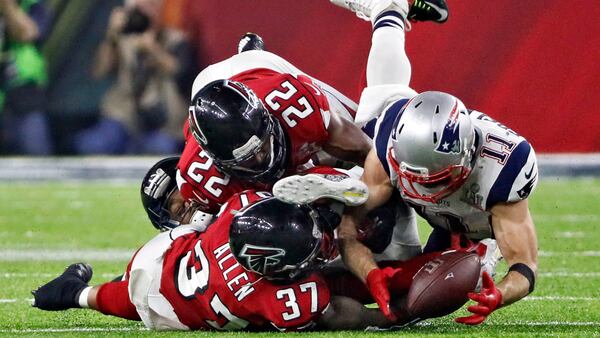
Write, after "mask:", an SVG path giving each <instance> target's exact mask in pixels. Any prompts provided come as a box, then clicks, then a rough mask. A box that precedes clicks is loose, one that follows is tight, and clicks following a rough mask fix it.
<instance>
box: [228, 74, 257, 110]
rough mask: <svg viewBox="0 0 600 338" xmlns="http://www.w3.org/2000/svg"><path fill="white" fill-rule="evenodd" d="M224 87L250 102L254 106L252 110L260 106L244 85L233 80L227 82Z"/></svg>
mask: <svg viewBox="0 0 600 338" xmlns="http://www.w3.org/2000/svg"><path fill="white" fill-rule="evenodd" d="M224 86H225V87H227V88H230V89H231V90H233V91H235V92H237V93H238V94H239V95H240V96H241V97H243V98H244V99H245V100H246V101H247V102H248V104H249V105H250V106H252V108H256V107H257V106H258V102H257V100H256V99H255V98H254V97H252V96H251V95H250V93H249V89H248V88H247V87H246V86H245V85H243V84H242V83H240V82H236V81H231V80H225V83H224Z"/></svg>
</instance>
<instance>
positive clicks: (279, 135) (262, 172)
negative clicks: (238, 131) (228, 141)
mask: <svg viewBox="0 0 600 338" xmlns="http://www.w3.org/2000/svg"><path fill="white" fill-rule="evenodd" d="M268 119H269V123H268V128H267V130H266V131H265V133H264V134H263V135H262V137H261V138H259V137H258V136H256V135H253V136H252V137H251V138H250V139H249V140H248V141H247V142H246V144H244V145H242V146H241V147H239V148H236V149H234V150H233V151H232V153H233V156H234V158H233V159H230V160H215V163H216V164H217V165H218V166H219V167H220V168H222V169H223V170H224V171H225V172H227V173H228V174H230V175H232V176H235V177H238V178H241V179H243V180H245V181H252V182H261V183H271V182H273V181H276V180H277V179H279V178H281V176H282V175H283V173H284V172H285V169H286V155H287V151H286V147H285V144H286V142H285V135H284V134H283V130H282V129H281V126H280V124H279V121H276V120H273V119H272V117H271V116H269V117H268Z"/></svg>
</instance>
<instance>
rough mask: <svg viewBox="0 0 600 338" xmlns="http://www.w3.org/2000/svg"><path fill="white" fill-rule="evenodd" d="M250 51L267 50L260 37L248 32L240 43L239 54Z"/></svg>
mask: <svg viewBox="0 0 600 338" xmlns="http://www.w3.org/2000/svg"><path fill="white" fill-rule="evenodd" d="M249 50H265V43H264V41H263V39H262V38H261V37H260V35H258V34H256V33H252V32H248V33H246V34H244V35H243V36H242V38H241V39H240V42H239V43H238V54H240V53H243V52H246V51H249Z"/></svg>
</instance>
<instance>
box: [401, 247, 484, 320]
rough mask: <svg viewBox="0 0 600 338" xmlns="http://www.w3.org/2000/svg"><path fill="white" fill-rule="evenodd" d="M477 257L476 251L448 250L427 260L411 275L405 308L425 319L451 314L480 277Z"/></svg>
mask: <svg viewBox="0 0 600 338" xmlns="http://www.w3.org/2000/svg"><path fill="white" fill-rule="evenodd" d="M479 270H480V266H479V257H478V256H477V254H475V253H466V252H458V251H448V252H445V253H444V254H442V255H441V256H439V257H437V258H435V259H433V260H431V261H429V262H427V263H426V264H425V265H423V267H422V268H421V269H420V270H419V271H418V272H417V273H416V274H415V276H414V277H413V283H412V285H411V287H410V290H409V291H408V297H407V310H408V312H409V313H410V314H411V316H413V317H415V318H420V319H425V318H434V317H441V316H445V315H447V314H450V313H452V312H454V311H456V310H457V309H459V308H460V307H461V306H463V305H464V304H465V303H466V302H467V300H468V297H467V293H469V292H471V291H473V290H474V289H475V286H476V285H477V281H478V279H479Z"/></svg>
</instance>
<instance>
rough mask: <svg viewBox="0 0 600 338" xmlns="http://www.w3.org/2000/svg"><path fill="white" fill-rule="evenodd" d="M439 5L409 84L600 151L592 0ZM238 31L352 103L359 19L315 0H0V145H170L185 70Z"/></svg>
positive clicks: (550, 148)
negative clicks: (442, 15)
mask: <svg viewBox="0 0 600 338" xmlns="http://www.w3.org/2000/svg"><path fill="white" fill-rule="evenodd" d="M448 2H449V5H450V9H451V16H450V20H449V21H448V23H446V24H444V25H442V26H440V25H435V24H431V23H424V24H423V23H418V24H415V25H414V27H413V31H411V32H410V33H408V35H407V50H408V54H409V57H410V58H411V61H412V64H413V80H412V86H413V87H414V88H415V89H416V90H418V91H422V90H428V89H435V90H443V91H448V92H450V93H453V94H455V95H457V96H459V97H461V98H462V99H463V101H464V102H465V103H466V104H467V106H469V107H471V108H473V109H478V110H482V111H484V112H486V113H488V114H489V115H491V116H492V117H495V118H497V119H498V120H501V121H502V122H504V123H506V124H507V125H509V126H510V127H512V128H513V129H515V130H516V131H517V132H519V133H520V134H522V135H524V136H525V137H527V138H528V139H529V140H530V141H531V142H532V143H533V145H534V147H535V148H536V150H537V151H538V152H543V153H549V152H550V153H554V152H600V114H598V107H599V106H600V90H598V88H600V62H599V60H600V48H598V46H600V23H599V22H598V20H594V18H597V17H600V2H597V1H593V2H591V1H583V0H575V1H571V2H564V1H559V0H550V1H543V2H542V1H536V2H523V1H518V0H506V1H500V2H487V1H486V2H469V1H467V2H464V1H453V0H449V1H448ZM582 18H590V19H589V20H586V19H582ZM248 31H252V32H256V33H258V34H259V35H261V36H262V37H263V38H264V40H265V45H266V47H267V49H268V50H270V51H272V52H275V53H277V54H279V55H281V56H283V57H284V58H286V59H288V60H289V61H290V62H292V63H293V64H295V65H296V66H298V67H299V68H301V69H303V70H304V71H305V72H307V73H309V74H311V75H313V76H315V77H317V78H319V79H321V80H323V81H325V82H328V83H329V84H331V85H333V86H334V87H336V88H338V89H339V90H340V91H342V92H344V93H345V94H346V95H348V96H350V97H351V98H353V99H355V100H357V99H358V97H359V93H360V86H361V84H362V78H363V73H364V69H365V64H366V59H367V55H368V49H369V45H370V25H369V24H368V23H367V22H364V21H361V20H358V19H356V18H355V17H353V15H351V14H350V13H348V12H346V11H344V10H342V9H339V8H337V7H334V6H332V5H330V4H329V3H328V1H325V0H320V1H317V0H310V1H295V0H280V1H275V0H253V1H243V0H126V1H123V0H0V50H1V54H0V105H1V110H0V155H2V156H5V155H42V156H44V155H92V154H110V155H121V154H128V155H130V154H172V153H177V152H179V151H180V150H181V149H182V146H183V140H182V129H181V128H182V126H183V121H184V120H185V118H186V117H187V105H188V102H189V99H190V89H191V83H192V81H193V79H194V77H195V76H196V74H197V73H198V72H199V71H200V70H201V69H202V68H203V67H205V66H207V65H209V64H211V63H214V62H217V61H220V60H222V59H224V58H226V57H228V56H230V55H232V54H234V53H235V52H236V49H237V44H238V41H239V39H240V37H241V36H242V35H243V34H244V33H245V32H248Z"/></svg>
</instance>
